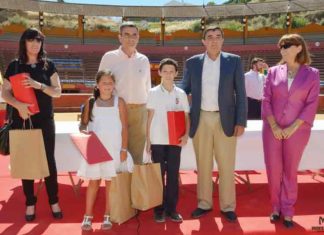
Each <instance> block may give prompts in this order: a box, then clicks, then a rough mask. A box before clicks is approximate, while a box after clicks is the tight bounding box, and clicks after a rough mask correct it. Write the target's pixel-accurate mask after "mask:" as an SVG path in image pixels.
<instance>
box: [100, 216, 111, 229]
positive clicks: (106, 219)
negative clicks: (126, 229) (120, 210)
mask: <svg viewBox="0 0 324 235" xmlns="http://www.w3.org/2000/svg"><path fill="white" fill-rule="evenodd" d="M111 227H112V223H111V222H110V216H109V215H104V219H103V222H102V224H101V229H102V230H109V229H111Z"/></svg>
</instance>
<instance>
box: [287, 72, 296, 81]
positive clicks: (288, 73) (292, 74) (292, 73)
mask: <svg viewBox="0 0 324 235" xmlns="http://www.w3.org/2000/svg"><path fill="white" fill-rule="evenodd" d="M296 73H297V71H291V70H288V72H287V77H288V79H294V77H295V76H296Z"/></svg>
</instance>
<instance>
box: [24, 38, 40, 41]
mask: <svg viewBox="0 0 324 235" xmlns="http://www.w3.org/2000/svg"><path fill="white" fill-rule="evenodd" d="M34 40H36V41H37V42H42V41H43V40H42V39H41V38H28V39H27V41H28V42H32V41H34Z"/></svg>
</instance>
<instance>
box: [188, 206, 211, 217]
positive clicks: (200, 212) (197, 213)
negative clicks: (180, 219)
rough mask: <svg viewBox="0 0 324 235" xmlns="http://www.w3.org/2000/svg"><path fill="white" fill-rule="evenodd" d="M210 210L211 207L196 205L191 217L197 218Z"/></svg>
mask: <svg viewBox="0 0 324 235" xmlns="http://www.w3.org/2000/svg"><path fill="white" fill-rule="evenodd" d="M210 211H212V209H201V208H199V207H198V208H196V209H195V210H194V211H193V212H192V213H191V217H192V218H194V219H197V218H200V217H201V216H203V215H205V214H207V213H208V212H210Z"/></svg>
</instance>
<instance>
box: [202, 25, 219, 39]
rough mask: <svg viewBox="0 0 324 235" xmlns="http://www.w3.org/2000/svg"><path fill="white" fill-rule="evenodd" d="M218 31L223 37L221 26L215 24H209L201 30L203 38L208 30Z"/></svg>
mask: <svg viewBox="0 0 324 235" xmlns="http://www.w3.org/2000/svg"><path fill="white" fill-rule="evenodd" d="M216 30H218V31H220V32H221V34H222V38H224V31H223V29H222V28H221V27H219V26H217V25H209V26H207V27H206V28H205V30H204V31H203V39H206V34H207V33H208V32H209V31H216Z"/></svg>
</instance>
